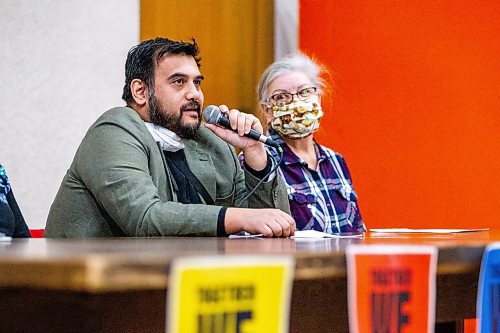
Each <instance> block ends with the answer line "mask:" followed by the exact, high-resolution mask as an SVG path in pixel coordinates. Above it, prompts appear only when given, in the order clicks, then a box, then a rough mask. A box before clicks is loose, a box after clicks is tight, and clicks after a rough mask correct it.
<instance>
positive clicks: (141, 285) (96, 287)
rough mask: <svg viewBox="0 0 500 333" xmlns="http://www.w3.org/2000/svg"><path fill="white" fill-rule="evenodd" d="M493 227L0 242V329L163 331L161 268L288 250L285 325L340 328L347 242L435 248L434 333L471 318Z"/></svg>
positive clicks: (344, 322)
mask: <svg viewBox="0 0 500 333" xmlns="http://www.w3.org/2000/svg"><path fill="white" fill-rule="evenodd" d="M494 241H500V231H490V232H473V233H463V234H425V235H415V234H411V235H410V234H397V235H396V234H385V235H383V234H367V235H366V237H365V238H363V239H324V240H316V241H297V240H293V239H280V238H275V239H228V238H180V237H171V238H153V239H105V240H83V241H77V240H51V239H30V240H13V241H12V242H10V243H9V242H7V243H6V242H2V243H0V323H1V325H2V326H1V329H0V331H2V332H164V331H165V304H166V292H167V277H168V266H169V263H170V261H171V260H172V259H173V258H176V257H179V256H191V255H207V254H213V255H238V254H259V255H264V256H265V255H277V254H278V255H279V254H283V255H292V256H294V257H295V259H296V272H295V280H294V285H293V294H292V305H291V314H290V332H307V333H311V332H348V318H347V282H346V265H345V256H344V249H345V247H346V245H348V244H425V245H434V246H436V247H438V249H439V256H438V269H437V274H438V276H437V295H436V296H437V298H436V302H437V304H436V322H437V323H438V324H437V326H436V333H439V332H442V333H446V332H460V331H462V330H463V326H462V324H461V323H462V320H463V319H464V318H472V317H474V316H475V304H476V292H477V281H478V276H479V268H480V263H481V257H482V254H483V250H484V247H485V246H486V245H487V244H488V243H491V242H494Z"/></svg>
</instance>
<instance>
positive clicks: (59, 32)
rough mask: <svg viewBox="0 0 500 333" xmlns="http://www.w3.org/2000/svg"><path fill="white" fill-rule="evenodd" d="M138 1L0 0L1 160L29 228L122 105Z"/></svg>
mask: <svg viewBox="0 0 500 333" xmlns="http://www.w3.org/2000/svg"><path fill="white" fill-rule="evenodd" d="M138 41H139V0H100V1H99V0H0V57H1V61H0V75H1V80H2V84H1V87H0V103H1V104H0V164H2V165H3V166H4V167H5V168H6V170H7V175H8V176H9V178H10V181H11V184H12V187H13V190H14V194H15V196H16V198H17V201H18V203H19V205H20V207H21V210H22V212H23V215H24V217H25V219H26V222H27V223H28V226H29V227H30V228H44V227H45V221H46V218H47V213H48V210H49V207H50V204H51V203H52V200H53V199H54V196H55V194H56V192H57V189H58V188H59V185H60V182H61V179H62V177H63V176H64V174H65V172H66V170H67V168H68V166H69V165H70V163H71V160H72V158H73V155H74V153H75V151H76V149H77V147H78V145H79V143H80V141H81V139H82V137H83V136H84V134H85V132H86V130H87V128H88V127H89V126H90V125H91V124H92V123H93V122H94V121H95V119H96V118H97V117H98V116H99V115H100V114H101V113H103V112H104V111H106V110H107V109H109V108H111V107H113V106H117V105H123V104H124V103H123V101H122V100H121V91H122V87H123V80H124V69H123V67H124V63H125V58H126V54H127V51H128V49H129V48H130V47H132V46H133V45H135V44H137V43H138Z"/></svg>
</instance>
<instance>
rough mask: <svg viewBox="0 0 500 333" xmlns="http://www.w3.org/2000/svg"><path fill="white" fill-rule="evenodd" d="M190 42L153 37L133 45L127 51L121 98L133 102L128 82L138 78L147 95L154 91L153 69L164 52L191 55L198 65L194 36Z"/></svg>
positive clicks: (199, 59)
mask: <svg viewBox="0 0 500 333" xmlns="http://www.w3.org/2000/svg"><path fill="white" fill-rule="evenodd" d="M192 41H193V42H192V43H184V42H176V41H173V40H170V39H168V38H159V37H157V38H155V39H150V40H146V41H144V42H142V43H140V44H139V45H136V46H134V47H133V48H131V49H130V51H128V55H127V61H126V63H125V86H124V87H123V94H122V99H123V100H124V101H125V102H127V105H130V104H131V103H133V102H134V98H133V97H132V92H131V91H130V83H131V82H132V80H134V79H139V80H141V81H143V82H145V83H146V86H147V88H148V92H149V96H151V95H152V94H153V93H154V69H155V66H156V65H157V64H158V62H159V61H160V60H161V58H163V56H165V55H166V54H185V55H188V56H192V57H193V58H194V60H195V61H196V65H198V67H200V61H201V58H200V57H199V53H200V51H199V49H198V44H196V41H195V40H194V38H193V39H192Z"/></svg>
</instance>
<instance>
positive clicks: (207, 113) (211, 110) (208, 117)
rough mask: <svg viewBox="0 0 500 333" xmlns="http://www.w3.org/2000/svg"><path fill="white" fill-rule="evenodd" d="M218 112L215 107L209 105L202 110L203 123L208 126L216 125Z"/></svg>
mask: <svg viewBox="0 0 500 333" xmlns="http://www.w3.org/2000/svg"><path fill="white" fill-rule="evenodd" d="M219 115H220V110H219V108H218V107H217V106H215V105H209V106H207V107H206V108H205V110H203V117H205V121H206V122H207V123H209V124H217V119H218V118H219Z"/></svg>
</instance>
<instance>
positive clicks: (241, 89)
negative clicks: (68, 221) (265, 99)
mask: <svg viewBox="0 0 500 333" xmlns="http://www.w3.org/2000/svg"><path fill="white" fill-rule="evenodd" d="M273 10H274V9H273V1H266V0H217V1H210V0H169V1H161V0H142V1H141V40H146V39H150V38H154V37H167V38H171V39H176V40H184V41H188V40H189V39H190V38H191V37H194V38H195V39H196V41H197V42H198V44H199V46H200V50H201V57H202V62H201V64H202V65H201V72H202V73H203V75H204V76H205V81H204V82H203V92H204V94H205V106H207V105H209V104H217V105H220V104H226V105H228V106H229V107H231V108H238V109H240V110H242V111H245V112H251V113H256V114H258V112H256V111H257V102H256V93H255V88H256V85H257V81H258V79H259V77H260V75H261V73H262V72H263V71H264V69H265V67H266V66H267V65H269V64H270V63H271V62H272V60H273V24H274V23H273Z"/></svg>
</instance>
